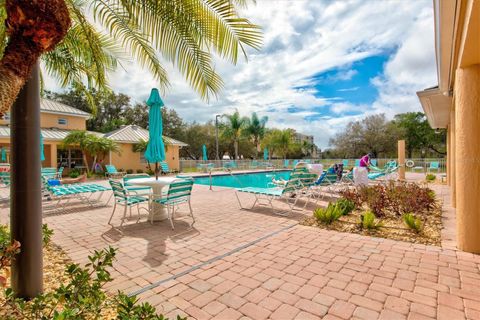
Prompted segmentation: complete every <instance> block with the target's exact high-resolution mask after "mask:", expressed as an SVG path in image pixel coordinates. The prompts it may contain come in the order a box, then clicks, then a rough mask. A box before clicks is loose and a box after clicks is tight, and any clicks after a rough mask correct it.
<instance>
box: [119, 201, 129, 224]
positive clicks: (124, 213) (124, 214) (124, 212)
mask: <svg viewBox="0 0 480 320" xmlns="http://www.w3.org/2000/svg"><path fill="white" fill-rule="evenodd" d="M127 207H128V206H127V204H125V209H124V210H123V217H122V222H121V223H120V227H121V226H122V225H123V222H124V221H125V219H126V218H127Z"/></svg>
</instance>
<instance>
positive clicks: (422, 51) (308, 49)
mask: <svg viewBox="0 0 480 320" xmlns="http://www.w3.org/2000/svg"><path fill="white" fill-rule="evenodd" d="M242 14H243V16H245V17H247V18H248V19H250V20H251V21H252V22H254V23H256V24H258V25H260V26H262V28H263V32H264V45H263V47H262V49H261V50H259V51H256V50H250V49H248V50H247V51H248V61H246V60H242V61H239V62H238V63H237V64H236V65H232V64H230V63H229V62H227V61H223V60H222V59H219V58H215V66H216V70H217V71H218V73H219V74H220V75H221V76H222V78H223V80H224V83H225V86H224V89H223V91H222V92H221V93H220V94H219V96H218V99H213V100H212V101H208V102H205V101H202V100H201V99H200V97H199V96H198V94H196V93H195V92H194V91H193V90H192V89H191V88H190V87H189V86H188V85H187V83H186V81H185V80H184V79H183V77H182V76H181V75H180V74H179V73H178V72H177V71H176V69H175V68H173V67H172V66H170V65H169V64H165V67H166V69H167V71H168V73H169V76H170V83H171V88H170V89H169V91H168V92H167V93H166V95H165V96H163V97H162V98H163V100H164V102H165V104H166V105H167V107H168V108H173V109H175V110H176V111H177V112H178V113H179V114H180V116H181V117H183V118H184V119H186V120H187V121H197V122H204V121H209V120H213V119H214V117H215V114H219V113H229V112H233V111H235V110H236V109H237V110H239V111H240V113H241V114H242V115H245V116H249V115H251V113H252V112H257V113H258V114H259V115H260V116H268V118H269V121H268V123H267V126H269V127H278V128H294V129H295V130H297V131H299V132H302V133H305V134H313V135H314V137H315V143H316V144H317V145H318V146H319V147H321V148H327V147H328V141H329V139H330V138H331V137H333V136H335V134H337V133H338V132H339V131H341V130H342V129H343V128H344V127H345V126H346V125H347V123H348V122H350V121H355V120H360V119H362V118H363V117H365V116H368V115H371V114H379V113H384V114H385V115H386V116H387V117H389V118H391V117H393V116H394V115H395V114H397V113H401V112H407V111H421V106H420V103H419V101H418V98H417V96H416V94H415V93H416V91H420V90H423V89H424V88H427V87H431V86H434V85H436V84H437V78H436V69H435V55H434V32H433V28H434V23H433V8H432V1H431V0H415V1H413V0H412V1H379V0H342V1H327V0H315V1H313V0H295V1H291V0H258V1H257V2H256V4H250V5H249V6H248V8H245V9H242ZM123 67H124V68H119V69H118V70H117V71H116V72H115V73H114V74H112V75H111V77H110V80H111V84H112V88H113V89H114V90H115V91H117V92H122V93H125V94H128V95H130V96H131V97H133V99H134V101H145V99H146V98H147V96H148V94H149V92H150V90H149V89H150V88H151V87H157V83H156V81H155V79H153V78H152V76H151V75H150V74H149V73H148V71H146V70H144V69H142V68H141V67H140V66H138V65H137V64H135V63H134V62H132V63H130V62H129V63H124V64H123ZM56 86H57V87H58V84H54V83H53V82H52V81H51V79H50V80H49V79H47V82H46V87H47V89H55V87H56Z"/></svg>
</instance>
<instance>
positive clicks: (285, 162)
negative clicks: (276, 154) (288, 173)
mask: <svg viewBox="0 0 480 320" xmlns="http://www.w3.org/2000/svg"><path fill="white" fill-rule="evenodd" d="M283 167H284V168H288V167H290V160H283Z"/></svg>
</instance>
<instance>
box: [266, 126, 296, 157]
mask: <svg viewBox="0 0 480 320" xmlns="http://www.w3.org/2000/svg"><path fill="white" fill-rule="evenodd" d="M294 132H295V131H294V130H293V129H283V130H280V129H271V130H268V131H267V133H266V135H265V138H264V139H263V141H262V146H263V147H264V148H268V149H269V151H270V153H273V154H275V155H276V156H278V157H281V158H284V159H286V158H287V156H289V155H292V154H298V153H301V147H300V145H299V144H297V143H295V141H294V139H293V136H294Z"/></svg>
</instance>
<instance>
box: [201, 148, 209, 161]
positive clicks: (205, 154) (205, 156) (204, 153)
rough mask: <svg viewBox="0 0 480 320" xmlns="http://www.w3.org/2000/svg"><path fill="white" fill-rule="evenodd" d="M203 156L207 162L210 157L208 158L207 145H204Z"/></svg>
mask: <svg viewBox="0 0 480 320" xmlns="http://www.w3.org/2000/svg"><path fill="white" fill-rule="evenodd" d="M202 156H203V160H205V161H207V160H208V157H207V146H206V145H203V146H202Z"/></svg>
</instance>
